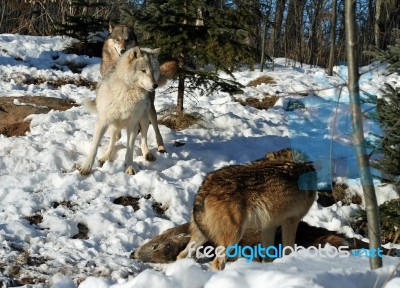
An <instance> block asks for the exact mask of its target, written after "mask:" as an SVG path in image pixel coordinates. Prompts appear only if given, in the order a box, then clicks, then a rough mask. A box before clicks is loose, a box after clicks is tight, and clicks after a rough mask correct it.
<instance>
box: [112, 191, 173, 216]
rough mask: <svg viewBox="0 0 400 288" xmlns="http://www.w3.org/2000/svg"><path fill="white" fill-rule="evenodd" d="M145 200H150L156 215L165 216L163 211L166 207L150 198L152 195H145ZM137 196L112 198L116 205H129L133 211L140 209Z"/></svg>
mask: <svg viewBox="0 0 400 288" xmlns="http://www.w3.org/2000/svg"><path fill="white" fill-rule="evenodd" d="M143 198H144V199H146V200H150V201H152V204H151V208H152V209H153V211H154V213H156V214H157V215H158V216H160V217H163V218H165V211H166V210H167V209H168V208H166V207H163V205H162V204H161V203H158V202H156V201H154V200H152V197H151V195H150V194H148V195H146V196H144V197H143ZM139 200H140V198H139V197H132V196H121V197H118V198H116V199H114V201H113V203H114V204H117V205H122V206H131V207H132V208H133V211H135V212H136V211H137V210H139V209H140V206H139Z"/></svg>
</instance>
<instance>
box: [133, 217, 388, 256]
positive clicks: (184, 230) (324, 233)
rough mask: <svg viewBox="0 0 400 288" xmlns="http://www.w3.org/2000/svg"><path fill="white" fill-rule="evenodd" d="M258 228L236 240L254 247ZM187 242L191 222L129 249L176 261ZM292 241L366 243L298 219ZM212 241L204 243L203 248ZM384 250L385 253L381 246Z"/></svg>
mask: <svg viewBox="0 0 400 288" xmlns="http://www.w3.org/2000/svg"><path fill="white" fill-rule="evenodd" d="M260 237H261V235H260V231H255V230H253V229H248V230H246V231H245V232H244V234H243V237H242V239H241V240H240V242H239V245H241V246H256V245H257V244H259V243H260V241H261V239H260ZM189 241H190V223H185V224H182V225H179V226H176V227H173V228H170V229H167V230H165V231H164V232H163V233H161V234H160V235H158V236H156V237H154V238H153V239H151V240H150V241H148V242H146V243H145V244H143V245H142V246H140V247H139V248H138V249H137V250H136V251H134V252H132V254H131V256H130V257H131V258H133V259H137V260H140V261H143V262H151V263H169V262H173V261H175V260H176V257H177V256H178V254H179V253H180V252H181V251H182V250H183V249H184V248H185V247H186V245H187V244H188V243H189ZM280 243H282V231H281V230H280V229H278V230H277V232H276V235H275V244H274V245H278V244H280ZM295 243H296V244H297V245H299V246H302V247H305V248H307V247H310V246H314V247H318V245H321V246H322V247H324V246H325V244H328V243H329V244H330V245H332V246H334V247H336V248H339V247H340V246H348V247H349V249H361V248H366V249H367V248H368V243H366V242H362V241H361V240H359V239H357V238H347V237H346V236H345V235H343V234H340V233H338V232H335V231H330V230H327V229H324V228H321V227H314V226H311V225H309V224H307V223H306V222H303V221H300V223H299V226H298V227H297V232H296V241H295ZM208 245H211V246H214V244H213V243H205V244H204V247H206V246H208ZM384 251H385V252H384V253H386V252H387V250H386V249H384Z"/></svg>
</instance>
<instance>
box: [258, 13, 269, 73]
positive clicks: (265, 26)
mask: <svg viewBox="0 0 400 288" xmlns="http://www.w3.org/2000/svg"><path fill="white" fill-rule="evenodd" d="M267 20H268V19H267V16H265V17H264V27H263V32H262V41H261V63H260V72H263V71H264V62H265V42H266V39H267Z"/></svg>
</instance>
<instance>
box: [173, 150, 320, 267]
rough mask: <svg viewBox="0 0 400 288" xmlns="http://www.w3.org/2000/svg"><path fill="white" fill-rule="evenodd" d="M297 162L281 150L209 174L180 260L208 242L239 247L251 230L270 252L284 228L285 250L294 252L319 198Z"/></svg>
mask: <svg viewBox="0 0 400 288" xmlns="http://www.w3.org/2000/svg"><path fill="white" fill-rule="evenodd" d="M296 158H297V157H296V156H295V155H294V152H292V150H282V151H278V152H275V154H271V153H270V154H268V155H267V156H266V157H265V158H264V159H261V160H257V161H254V162H251V163H248V164H243V165H235V166H227V167H224V168H221V169H219V170H217V171H214V172H211V173H209V174H208V175H207V176H206V178H205V179H204V181H203V183H202V185H201V187H200V189H199V192H198V193H197V195H196V197H195V201H194V205H193V213H192V219H191V223H190V233H191V239H190V241H189V244H188V246H186V248H185V249H184V250H183V251H182V252H181V253H180V254H179V255H178V257H177V258H178V259H181V258H184V257H186V256H187V255H188V253H189V247H190V246H192V244H193V242H194V243H195V244H194V246H193V247H194V249H196V248H197V247H199V246H201V245H203V244H204V243H205V242H206V241H208V240H210V241H211V242H212V243H214V244H215V246H222V247H225V248H226V247H229V246H231V245H235V244H237V243H239V241H240V240H241V239H242V237H243V234H244V232H245V231H246V230H247V229H256V230H258V231H260V232H261V244H262V246H263V247H265V248H267V247H269V246H273V245H274V240H275V232H276V229H277V228H278V227H279V226H281V227H282V243H283V246H291V247H293V245H294V243H295V238H296V230H297V226H298V224H299V222H300V219H301V218H303V217H304V215H306V213H307V212H308V210H309V209H310V207H311V205H312V203H313V202H314V200H315V196H316V191H315V190H314V189H315V186H316V185H315V184H316V177H315V171H314V167H313V165H312V164H311V163H309V162H308V163H307V162H306V163H296V162H295V161H293V159H296ZM303 176H306V177H303ZM265 260H266V259H265ZM226 261H227V256H226V255H225V256H224V257H216V258H215V259H214V260H213V262H212V268H214V269H218V270H220V269H224V267H225V262H226Z"/></svg>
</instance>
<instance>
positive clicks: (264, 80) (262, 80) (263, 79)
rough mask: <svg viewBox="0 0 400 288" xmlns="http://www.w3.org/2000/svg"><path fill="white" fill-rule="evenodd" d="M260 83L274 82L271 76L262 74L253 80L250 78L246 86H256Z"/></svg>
mask: <svg viewBox="0 0 400 288" xmlns="http://www.w3.org/2000/svg"><path fill="white" fill-rule="evenodd" d="M260 84H276V82H275V80H274V78H272V77H271V76H267V75H263V76H260V77H258V78H256V79H254V80H251V81H250V82H249V83H248V84H247V85H246V86H247V87H256V86H258V85H260Z"/></svg>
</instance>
